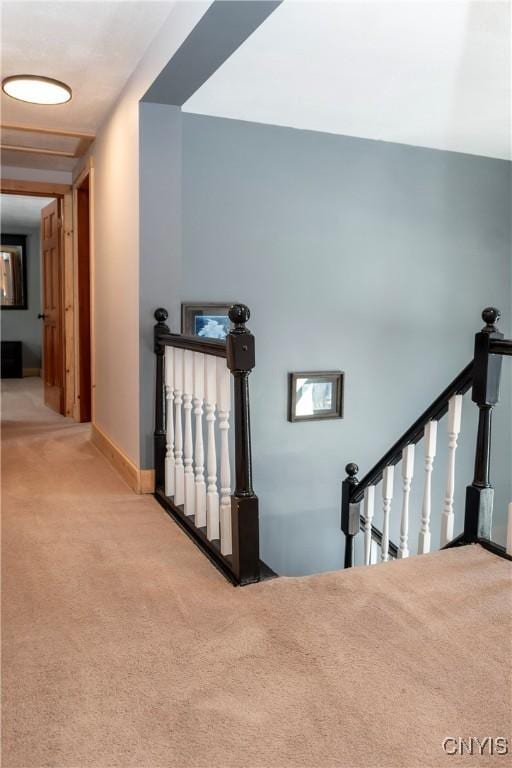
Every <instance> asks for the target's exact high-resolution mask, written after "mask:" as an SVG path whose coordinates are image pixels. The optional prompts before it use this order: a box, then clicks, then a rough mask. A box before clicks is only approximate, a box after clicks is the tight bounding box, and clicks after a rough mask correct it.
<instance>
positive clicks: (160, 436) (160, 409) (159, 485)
mask: <svg viewBox="0 0 512 768" xmlns="http://www.w3.org/2000/svg"><path fill="white" fill-rule="evenodd" d="M168 316H169V314H168V312H167V310H166V309H162V308H160V309H157V310H156V311H155V320H156V321H157V323H156V325H155V328H154V342H155V343H154V350H155V355H156V377H155V433H154V435H155V441H154V446H155V448H154V453H155V455H154V462H155V491H160V490H163V489H164V486H165V450H166V445H165V443H166V433H165V391H164V352H165V345H164V344H162V342H161V339H160V337H161V336H162V334H165V333H169V327H168V326H167V325H166V322H165V321H166V320H167V318H168Z"/></svg>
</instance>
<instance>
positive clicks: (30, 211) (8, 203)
mask: <svg viewBox="0 0 512 768" xmlns="http://www.w3.org/2000/svg"><path fill="white" fill-rule="evenodd" d="M52 199H53V198H51V197H23V195H0V222H1V225H2V232H8V231H9V230H11V232H10V234H16V232H14V231H12V230H13V228H16V227H21V228H22V229H26V228H30V229H32V228H34V227H37V226H39V223H40V220H41V208H44V206H45V205H48V203H51V202H52Z"/></svg>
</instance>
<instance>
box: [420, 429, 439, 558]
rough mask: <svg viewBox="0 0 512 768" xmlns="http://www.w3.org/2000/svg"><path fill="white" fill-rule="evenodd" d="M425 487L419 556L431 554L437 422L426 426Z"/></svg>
mask: <svg viewBox="0 0 512 768" xmlns="http://www.w3.org/2000/svg"><path fill="white" fill-rule="evenodd" d="M424 441H425V485H424V488H423V502H422V506H421V528H420V532H419V534H418V554H419V555H424V554H426V553H427V552H430V515H431V511H432V470H433V469H434V459H435V456H436V446H437V421H429V422H428V424H427V425H426V426H425V432H424Z"/></svg>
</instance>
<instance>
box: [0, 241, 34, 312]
mask: <svg viewBox="0 0 512 768" xmlns="http://www.w3.org/2000/svg"><path fill="white" fill-rule="evenodd" d="M1 241H2V242H1V250H0V307H1V308H2V309H27V306H28V304H27V256H26V254H27V237H26V235H6V234H4V233H3V232H2V236H1Z"/></svg>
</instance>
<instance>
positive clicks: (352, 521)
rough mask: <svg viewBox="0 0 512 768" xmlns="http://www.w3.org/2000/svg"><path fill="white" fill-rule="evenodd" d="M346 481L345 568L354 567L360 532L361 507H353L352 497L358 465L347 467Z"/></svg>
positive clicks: (343, 510)
mask: <svg viewBox="0 0 512 768" xmlns="http://www.w3.org/2000/svg"><path fill="white" fill-rule="evenodd" d="M345 472H346V473H347V477H346V479H345V480H344V481H343V483H342V492H341V530H342V531H343V533H344V534H345V565H344V567H345V568H352V566H353V565H354V536H355V535H356V533H358V531H359V506H358V505H357V506H356V505H355V504H354V505H351V503H350V497H351V494H352V492H353V490H354V488H355V486H356V485H358V484H359V480H358V479H357V477H356V475H357V473H358V472H359V467H358V466H357V464H353V463H351V464H347V466H346V467H345Z"/></svg>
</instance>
